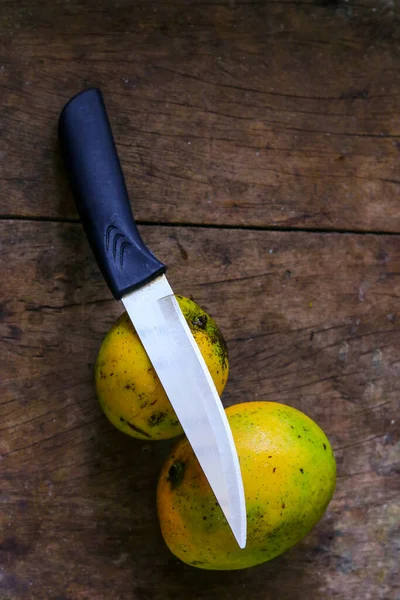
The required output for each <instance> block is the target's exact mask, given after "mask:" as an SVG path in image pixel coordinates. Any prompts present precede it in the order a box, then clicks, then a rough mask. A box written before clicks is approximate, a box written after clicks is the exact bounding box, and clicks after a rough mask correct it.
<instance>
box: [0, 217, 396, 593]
mask: <svg viewBox="0 0 400 600" xmlns="http://www.w3.org/2000/svg"><path fill="white" fill-rule="evenodd" d="M142 234H143V237H144V239H145V240H146V241H147V242H148V243H149V245H150V247H151V248H152V249H153V250H154V252H155V253H156V254H157V255H158V256H159V257H160V258H161V259H163V260H165V261H167V262H168V264H169V265H170V270H169V279H170V281H171V283H172V284H173V286H174V288H175V290H176V291H177V292H179V293H182V294H186V295H192V296H193V297H194V299H195V300H196V301H197V302H198V303H199V304H201V305H202V306H204V307H205V308H206V309H208V310H209V312H210V313H211V314H212V315H213V316H214V317H215V318H216V320H217V321H218V323H219V324H220V326H221V328H222V330H223V332H224V334H225V336H226V338H227V342H228V347H229V352H230V364H231V373H230V379H229V382H228V387H227V390H226V393H225V394H224V397H223V400H224V402H225V404H226V405H228V404H231V403H235V402H241V401H249V400H253V399H256V398H258V399H261V398H265V399H270V400H275V401H280V402H285V403H288V404H291V405H293V406H295V407H297V408H299V409H301V410H303V411H305V412H306V413H307V414H309V415H310V416H311V417H312V418H314V419H315V420H316V421H317V422H318V423H319V424H320V425H321V426H322V427H323V429H324V430H325V431H326V432H327V434H328V435H329V437H330V439H331V441H332V443H333V446H334V448H335V452H336V457H337V461H338V487H337V491H336V494H335V496H334V499H333V501H332V503H331V505H330V507H329V510H328V512H327V514H326V516H325V517H324V519H323V521H322V522H321V523H320V524H319V525H318V526H317V527H316V528H315V530H314V531H313V532H312V533H311V534H310V535H309V536H308V537H307V538H306V539H305V540H304V541H303V542H302V543H301V544H300V545H299V546H298V547H296V548H294V549H292V550H291V551H289V552H288V553H287V554H285V555H284V556H282V557H280V558H278V559H276V560H274V561H272V562H271V563H268V564H266V565H263V566H260V567H257V568H254V569H250V570H248V571H243V572H235V573H229V574H228V573H211V572H210V573H208V572H206V573H204V572H201V571H196V570H195V569H192V568H188V567H185V566H183V565H182V564H181V563H179V562H178V561H177V560H175V559H174V557H172V556H171V555H170V553H169V552H168V550H167V549H166V547H165V546H164V543H163V541H162V539H161V535H160V533H159V529H158V523H157V518H156V513H155V485H156V480H157V476H158V472H159V469H160V467H161V464H162V461H163V459H164V457H165V455H166V452H167V449H168V447H169V444H168V443H154V444H144V443H142V442H138V441H135V440H133V439H130V438H128V437H127V436H124V435H123V434H121V433H119V432H118V431H116V430H114V429H113V428H112V427H111V425H109V424H108V422H107V421H106V418H105V417H104V416H103V415H102V414H101V412H100V409H99V408H98V406H97V402H96V399H95V394H94V388H93V368H92V367H93V363H94V361H95V358H96V353H97V350H98V347H99V344H100V341H101V339H102V336H103V335H104V333H105V332H106V331H107V329H108V327H109V326H110V325H111V323H112V321H113V319H114V318H115V316H116V315H117V314H119V312H120V310H121V309H120V306H119V305H118V304H117V303H115V302H114V301H113V300H112V299H111V297H110V294H109V292H108V290H107V289H106V287H105V285H104V283H103V281H102V278H101V276H100V275H99V272H98V270H97V267H96V265H95V263H94V261H93V258H92V256H91V253H90V250H89V249H88V246H87V243H86V240H85V238H84V234H83V232H82V229H81V227H80V225H77V224H67V223H58V224H56V223H32V222H31V223H29V222H3V223H1V224H0V239H1V243H2V248H1V253H0V268H1V272H2V273H3V277H2V278H1V283H0V287H1V299H2V305H1V323H0V332H1V333H0V335H1V338H0V344H1V345H0V348H1V361H0V370H1V409H0V410H1V413H0V424H1V430H2V431H1V435H0V450H1V462H0V473H1V490H2V494H1V500H2V510H1V512H0V522H1V536H2V537H1V542H0V564H1V569H2V571H1V575H2V579H1V581H0V598H1V600H6V598H7V599H8V598H10V599H12V600H20V599H21V600H22V599H23V600H28V599H31V598H32V599H39V598H40V599H43V598H49V599H50V598H51V599H54V600H55V599H56V598H58V599H59V600H60V599H61V598H63V599H64V600H67V599H68V600H83V599H84V598H88V599H90V600H92V599H93V600H94V599H98V598H107V600H114V599H115V600H117V599H118V600H122V599H129V600H131V599H133V600H144V599H146V598H151V599H155V600H166V599H172V598H174V599H178V600H179V599H182V600H187V599H188V598H194V597H195V598H196V599H198V600H211V599H213V600H214V599H216V598H219V599H225V598H226V599H227V598H231V597H235V598H238V599H242V600H244V599H246V600H247V599H248V598H251V599H252V600H268V599H272V598H279V599H280V600H294V599H300V598H304V599H305V598H312V599H313V600H319V599H321V600H322V599H325V598H331V597H332V598H333V597H335V598H339V599H342V600H348V599H349V598H354V600H364V599H365V598H367V597H370V598H374V600H375V599H376V600H395V598H397V597H398V594H399V592H400V587H399V579H398V556H397V554H396V552H397V548H396V543H397V541H398V537H397V534H398V523H399V514H400V513H399V511H400V505H399V491H400V490H399V461H400V456H399V433H400V427H399V418H398V415H399V401H398V397H399V390H398V376H399V369H400V359H399V350H400V330H399V295H400V279H399V273H400V245H399V240H398V238H397V237H395V236H388V235H383V236H364V235H336V234H303V233H299V232H297V233H282V232H275V233H273V232H261V231H244V230H242V231H240V230H223V229H221V230H218V229H210V228H208V229H207V228H176V227H163V228H160V227H151V226H148V227H143V228H142ZM396 540H397V541H396Z"/></svg>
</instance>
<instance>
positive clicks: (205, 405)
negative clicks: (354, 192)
mask: <svg viewBox="0 0 400 600" xmlns="http://www.w3.org/2000/svg"><path fill="white" fill-rule="evenodd" d="M58 134H59V140H60V147H61V154H62V157H63V160H64V164H65V167H66V171H67V174H68V178H69V182H70V187H71V190H72V193H73V196H74V198H75V202H76V206H77V210H78V212H79V215H80V218H81V221H82V224H83V227H84V230H85V233H86V235H87V238H88V241H89V243H90V246H91V248H92V251H93V254H94V256H95V258H96V260H97V263H98V265H99V268H100V270H101V272H102V274H103V276H104V279H105V281H106V283H107V285H108V287H109V288H110V291H111V292H112V294H113V296H114V297H115V298H116V299H117V300H121V301H122V303H123V305H124V307H125V310H126V312H127V313H128V315H129V317H130V319H131V321H132V323H133V326H134V328H135V330H136V332H137V334H138V336H139V338H140V340H141V342H142V344H143V346H144V348H145V350H146V353H147V354H148V356H149V359H150V361H151V363H152V365H153V367H154V368H155V370H156V372H157V375H158V377H159V379H160V381H161V384H162V386H163V388H164V390H165V392H166V394H167V396H168V399H169V400H170V402H171V404H172V406H173V408H174V410H175V413H176V415H177V417H178V419H179V421H180V424H181V426H182V428H183V430H184V432H185V434H186V436H187V438H188V440H189V443H190V444H191V446H192V448H193V451H194V453H195V454H196V457H197V459H198V461H199V463H200V465H201V467H202V469H203V472H204V474H205V476H206V477H207V480H208V482H209V484H210V486H211V489H212V490H213V492H214V494H215V497H216V499H217V501H218V503H219V505H220V507H221V509H222V511H223V513H224V515H225V517H226V519H227V521H228V524H229V526H230V528H231V530H232V533H233V535H234V537H235V539H236V541H237V543H238V545H239V547H240V548H244V547H245V545H246V525H247V516H246V505H245V496H244V489H243V481H242V476H241V471H240V465H239V460H238V456H237V452H236V448H235V443H234V440H233V436H232V432H231V429H230V426H229V422H228V419H227V417H226V414H225V411H224V409H223V406H222V403H221V400H220V398H219V396H218V392H217V390H216V388H215V385H214V382H213V380H212V378H211V375H210V373H209V371H208V368H207V366H206V364H205V362H204V359H203V357H202V355H201V353H200V350H199V348H198V346H197V344H196V342H195V340H194V337H193V335H192V333H191V331H190V329H189V326H188V325H187V323H186V320H185V317H184V316H183V313H182V311H181V309H180V307H179V304H178V302H177V300H176V298H175V296H174V293H173V291H172V289H171V287H170V285H169V283H168V281H167V278H166V276H165V272H166V266H165V265H164V264H163V263H162V262H160V261H159V260H158V259H157V258H156V257H155V256H154V254H153V253H152V252H151V251H150V250H149V249H148V248H147V247H146V245H145V244H144V242H143V240H142V238H141V236H140V234H139V231H138V229H137V226H136V223H135V220H134V216H133V213H132V209H131V205H130V201H129V196H128V191H127V188H126V184H125V179H124V175H123V172H122V168H121V164H120V161H119V158H118V154H117V149H116V146H115V142H114V138H113V134H112V130H111V126H110V122H109V119H108V115H107V111H106V107H105V104H104V100H103V96H102V93H101V91H100V90H99V89H97V88H89V89H86V90H84V91H82V92H80V93H79V94H77V95H76V96H74V97H73V98H72V99H71V100H70V101H69V102H68V103H67V104H66V105H65V107H64V109H63V111H62V113H61V115H60V119H59V124H58Z"/></svg>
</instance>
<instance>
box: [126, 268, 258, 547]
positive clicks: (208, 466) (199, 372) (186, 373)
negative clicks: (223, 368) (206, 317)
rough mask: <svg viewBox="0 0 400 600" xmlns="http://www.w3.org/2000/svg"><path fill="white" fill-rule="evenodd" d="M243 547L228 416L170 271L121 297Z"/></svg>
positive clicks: (242, 511)
mask: <svg viewBox="0 0 400 600" xmlns="http://www.w3.org/2000/svg"><path fill="white" fill-rule="evenodd" d="M122 302H123V304H124V306H125V309H126V311H127V313H128V314H129V317H130V319H131V321H132V323H133V325H134V327H135V329H136V331H137V333H138V335H139V337H140V339H141V342H142V344H143V346H144V348H145V350H146V352H147V354H148V356H149V358H150V361H151V363H152V364H153V366H154V368H155V370H156V372H157V375H158V377H159V379H160V381H161V383H162V385H163V387H164V390H165V392H166V394H167V396H168V398H169V400H170V402H171V404H172V406H173V408H174V410H175V412H176V415H177V417H178V419H179V421H180V423H181V425H182V427H183V430H184V432H185V434H186V436H187V438H188V440H189V443H190V444H191V446H192V448H193V450H194V452H195V454H196V456H197V459H198V460H199V462H200V465H201V467H202V469H203V471H204V473H205V475H206V477H207V479H208V481H209V483H210V486H211V488H212V490H213V492H214V494H215V496H216V498H217V500H218V502H219V504H220V506H221V508H222V510H223V512H224V514H225V517H226V519H227V521H228V523H229V526H230V528H231V529H232V532H233V534H234V536H235V538H236V540H237V543H238V544H239V546H240V548H244V547H245V545H246V526H247V517H246V505H245V497H244V489H243V481H242V475H241V472H240V466H239V460H238V457H237V452H236V448H235V443H234V440H233V436H232V432H231V429H230V426H229V422H228V419H227V417H226V414H225V411H224V409H223V406H222V403H221V400H220V398H219V396H218V392H217V390H216V388H215V385H214V382H213V380H212V378H211V375H210V372H209V370H208V368H207V366H206V364H205V362H204V359H203V357H202V355H201V352H200V350H199V348H198V346H197V344H196V342H195V340H194V338H193V335H192V333H191V331H190V329H189V326H188V324H187V323H186V320H185V317H184V316H183V314H182V311H181V309H180V307H179V304H178V302H177V300H176V298H175V297H174V293H173V291H172V289H171V286H170V285H169V283H168V281H167V278H166V277H165V275H161V276H160V277H157V279H155V280H154V281H152V282H150V283H149V284H147V285H145V286H143V287H142V288H140V289H138V290H135V291H133V292H131V293H129V294H127V295H126V296H124V297H123V298H122Z"/></svg>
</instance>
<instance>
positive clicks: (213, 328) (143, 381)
mask: <svg viewBox="0 0 400 600" xmlns="http://www.w3.org/2000/svg"><path fill="white" fill-rule="evenodd" d="M176 298H177V300H178V303H179V306H180V307H181V310H182V312H183V314H184V316H185V319H186V322H187V323H188V325H189V328H190V330H191V332H192V334H193V336H194V338H195V340H196V342H197V345H198V346H199V348H200V352H201V354H202V356H203V358H204V360H205V362H206V365H207V367H208V369H209V371H210V374H211V377H212V379H213V381H214V384H215V387H216V388H217V391H218V393H219V394H220V395H221V394H222V392H223V391H224V388H225V385H226V381H227V378H228V372H229V362H228V352H227V347H226V343H225V340H224V338H223V336H222V333H221V331H220V330H219V328H218V327H217V325H216V323H215V321H214V320H213V319H212V318H211V317H210V315H208V314H207V313H206V312H205V311H204V310H202V309H201V308H200V307H199V306H198V305H197V304H196V303H195V302H193V301H192V300H190V299H189V298H184V297H183V296H176ZM95 382H96V392H97V397H98V399H99V402H100V405H101V407H102V408H103V410H104V413H105V414H106V415H107V417H108V418H109V420H110V421H111V423H113V425H115V427H117V428H118V429H120V430H121V431H123V432H124V433H126V434H128V435H130V436H132V437H136V438H140V439H145V440H161V439H168V438H173V437H176V436H178V435H181V434H182V433H183V430H182V427H181V425H180V423H179V421H178V418H177V416H176V414H175V411H174V410H173V408H172V406H171V403H170V402H169V400H168V398H167V396H166V394H165V392H164V389H163V387H162V385H161V382H160V380H159V378H158V377H157V374H156V372H155V370H154V368H153V366H152V364H151V362H150V360H149V358H148V356H147V354H146V352H145V350H144V348H143V346H142V343H141V341H140V339H139V337H138V335H137V333H136V331H135V329H134V327H133V325H132V323H131V321H130V319H129V317H128V314H127V313H126V312H124V313H123V314H122V315H121V316H120V317H119V318H118V319H117V320H116V321H115V323H114V324H113V325H112V327H111V329H110V331H109V332H108V334H107V335H106V337H105V338H104V340H103V343H102V344H101V347H100V350H99V353H98V356H97V361H96V366H95Z"/></svg>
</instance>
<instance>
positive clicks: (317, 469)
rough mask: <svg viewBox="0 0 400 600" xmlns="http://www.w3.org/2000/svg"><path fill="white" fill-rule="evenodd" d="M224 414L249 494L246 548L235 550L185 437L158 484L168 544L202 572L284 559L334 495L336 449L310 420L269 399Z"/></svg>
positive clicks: (177, 554)
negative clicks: (285, 554) (282, 557)
mask: <svg viewBox="0 0 400 600" xmlns="http://www.w3.org/2000/svg"><path fill="white" fill-rule="evenodd" d="M226 414H227V417H228V420H229V423H230V426H231V429H232V434H233V437H234V440H235V445H236V449H237V452H238V457H239V461H240V467H241V472H242V477H243V485H244V490H245V498H246V511H247V544H246V547H245V548H244V549H240V548H239V546H238V545H237V543H236V541H235V539H234V537H233V534H232V532H231V530H230V528H229V526H228V524H227V521H226V519H225V516H224V515H223V513H222V510H221V508H220V506H219V504H218V502H217V501H216V498H215V496H214V494H213V492H212V490H211V488H210V485H209V483H208V481H207V479H206V478H205V476H204V474H203V471H202V469H201V467H200V464H199V462H198V460H197V458H196V456H195V454H194V453H193V450H192V449H191V447H190V445H189V443H188V441H187V439H186V438H183V439H181V440H180V441H178V442H177V444H176V445H175V446H174V448H173V449H172V450H171V453H170V455H169V456H168V458H167V460H166V462H165V464H164V466H163V468H162V471H161V474H160V477H159V482H158V489H157V510H158V517H159V521H160V526H161V532H162V535H163V537H164V540H165V542H166V544H167V546H168V547H169V549H170V550H171V552H172V553H173V554H174V555H175V556H176V557H178V558H179V559H180V560H182V561H183V562H185V563H187V564H189V565H192V566H195V567H199V568H201V569H214V570H234V569H243V568H247V567H252V566H254V565H258V564H260V563H263V562H265V561H269V560H271V559H273V558H274V557H276V556H278V555H280V554H282V553H283V552H285V551H286V550H287V549H288V548H290V547H292V546H294V545H295V544H297V543H298V542H299V541H300V540H301V539H302V538H304V536H306V535H307V533H308V532H309V531H310V530H311V529H312V528H313V527H314V526H315V525H316V524H317V523H318V521H319V520H320V519H321V518H322V516H323V514H324V512H325V510H326V508H327V506H328V504H329V502H330V500H331V498H332V495H333V493H334V490H335V481H336V462H335V458H334V454H333V451H332V448H331V445H330V443H329V440H328V438H327V437H326V435H325V433H324V432H323V431H322V429H320V427H319V426H318V425H317V424H316V423H315V422H314V421H313V420H312V419H310V418H309V417H308V416H306V415H305V414H303V413H302V412H300V411H298V410H296V409H294V408H291V407H289V406H286V405H283V404H279V403H274V402H267V401H261V402H245V403H241V404H237V405H234V406H231V407H230V408H227V409H226Z"/></svg>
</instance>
